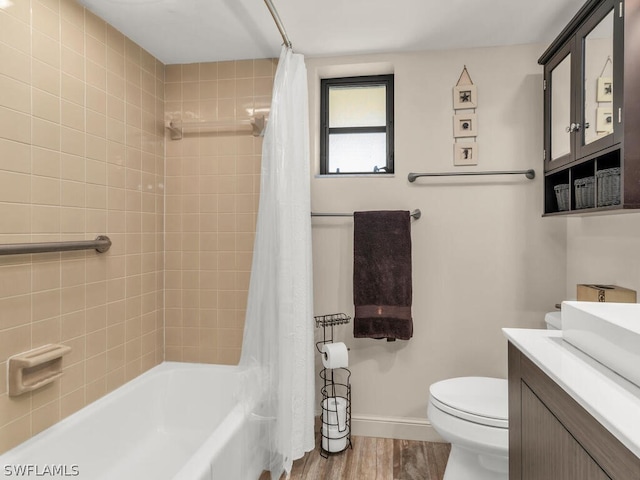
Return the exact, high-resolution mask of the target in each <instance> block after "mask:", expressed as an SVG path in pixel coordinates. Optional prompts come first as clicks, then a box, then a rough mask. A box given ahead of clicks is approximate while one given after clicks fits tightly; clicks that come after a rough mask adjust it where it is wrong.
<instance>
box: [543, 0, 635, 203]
mask: <svg viewBox="0 0 640 480" xmlns="http://www.w3.org/2000/svg"><path fill="white" fill-rule="evenodd" d="M538 63H540V64H541V65H543V66H544V155H543V157H544V170H545V180H544V185H545V187H544V188H545V195H544V197H545V199H544V213H545V215H552V214H565V213H588V212H601V211H609V210H620V209H631V208H640V0H590V1H588V2H587V3H586V4H585V5H584V6H583V7H582V9H581V10H580V11H579V12H578V13H577V14H576V16H575V17H574V18H573V20H571V22H570V23H569V24H568V25H567V26H566V28H565V29H564V30H563V31H562V32H561V33H560V35H559V36H558V38H556V40H555V41H554V42H553V43H552V44H551V46H550V47H549V48H548V49H547V50H546V51H545V52H544V54H543V55H542V56H541V57H540V59H539V60H538Z"/></svg>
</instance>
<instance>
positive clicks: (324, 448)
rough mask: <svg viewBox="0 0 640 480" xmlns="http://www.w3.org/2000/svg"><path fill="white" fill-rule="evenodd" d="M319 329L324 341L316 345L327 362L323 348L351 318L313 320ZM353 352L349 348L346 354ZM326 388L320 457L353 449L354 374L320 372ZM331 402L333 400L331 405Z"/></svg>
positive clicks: (323, 390) (334, 370)
mask: <svg viewBox="0 0 640 480" xmlns="http://www.w3.org/2000/svg"><path fill="white" fill-rule="evenodd" d="M314 319H315V322H316V328H320V327H322V340H321V341H318V342H317V343H316V349H317V350H318V353H320V355H322V356H323V357H324V358H325V360H326V359H327V354H326V353H325V352H323V346H324V345H326V344H328V343H333V341H334V330H333V329H334V327H335V326H338V325H344V324H347V323H349V321H350V320H351V317H350V316H348V315H347V314H345V313H334V314H330V315H319V316H316V317H314ZM348 350H350V349H348V348H347V351H348ZM320 378H321V379H322V381H323V385H322V387H321V388H320V392H321V394H322V401H321V404H320V408H321V413H322V417H321V420H322V426H321V428H320V455H321V456H322V457H323V458H328V457H329V455H330V454H334V453H339V452H342V451H344V450H346V449H347V448H353V445H352V443H351V371H350V370H349V369H348V368H346V367H341V368H323V369H322V370H320ZM330 400H333V401H332V402H331V401H330Z"/></svg>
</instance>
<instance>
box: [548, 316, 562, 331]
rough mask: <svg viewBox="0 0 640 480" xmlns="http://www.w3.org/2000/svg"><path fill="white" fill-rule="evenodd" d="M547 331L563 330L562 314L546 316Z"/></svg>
mask: <svg viewBox="0 0 640 480" xmlns="http://www.w3.org/2000/svg"><path fill="white" fill-rule="evenodd" d="M544 321H545V323H546V324H547V330H562V317H561V315H560V312H549V313H547V314H546V315H545V316H544Z"/></svg>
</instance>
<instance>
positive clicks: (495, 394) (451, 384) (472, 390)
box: [429, 377, 509, 429]
mask: <svg viewBox="0 0 640 480" xmlns="http://www.w3.org/2000/svg"><path fill="white" fill-rule="evenodd" d="M429 393H430V401H431V403H432V404H433V406H434V407H436V408H438V409H439V410H441V411H443V412H445V413H447V414H449V415H453V416H454V417H457V418H460V419H462V420H466V421H468V422H472V423H476V424H479V425H485V426H488V427H495V428H504V429H508V427H509V399H508V387H507V380H505V379H501V378H489V377H460V378H450V379H447V380H442V381H440V382H437V383H434V384H433V385H431V386H430V387H429Z"/></svg>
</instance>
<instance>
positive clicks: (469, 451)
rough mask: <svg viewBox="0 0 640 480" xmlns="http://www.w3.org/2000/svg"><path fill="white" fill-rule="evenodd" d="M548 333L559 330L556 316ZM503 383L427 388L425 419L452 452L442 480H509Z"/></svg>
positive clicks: (466, 380)
mask: <svg viewBox="0 0 640 480" xmlns="http://www.w3.org/2000/svg"><path fill="white" fill-rule="evenodd" d="M545 321H546V323H547V328H548V329H560V330H561V329H562V324H561V318H560V312H553V313H549V314H547V315H546V316H545ZM508 397H509V394H508V387H507V380H505V379H502V378H488V377H460V378H450V379H447V380H442V381H440V382H437V383H434V384H433V385H431V386H430V387H429V406H428V408H427V415H428V417H429V420H430V422H431V425H432V426H433V428H435V430H436V431H437V432H438V433H439V434H440V436H441V437H442V438H444V439H445V440H446V441H447V442H450V443H451V453H450V454H449V460H448V461H447V468H446V470H445V472H444V480H508V479H509V398H508Z"/></svg>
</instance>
